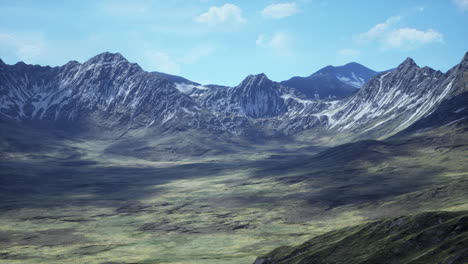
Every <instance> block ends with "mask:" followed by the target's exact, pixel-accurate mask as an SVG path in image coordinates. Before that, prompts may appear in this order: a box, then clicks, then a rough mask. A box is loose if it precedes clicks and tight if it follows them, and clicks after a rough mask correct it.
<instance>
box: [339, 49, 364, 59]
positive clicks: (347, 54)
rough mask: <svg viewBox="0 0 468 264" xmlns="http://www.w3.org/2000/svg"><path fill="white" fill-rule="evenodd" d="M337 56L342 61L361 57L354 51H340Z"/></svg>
mask: <svg viewBox="0 0 468 264" xmlns="http://www.w3.org/2000/svg"><path fill="white" fill-rule="evenodd" d="M338 56H339V57H340V58H341V59H343V60H355V59H357V58H359V57H360V56H361V52H360V51H359V50H356V49H340V50H339V51H338Z"/></svg>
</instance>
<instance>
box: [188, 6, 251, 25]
mask: <svg viewBox="0 0 468 264" xmlns="http://www.w3.org/2000/svg"><path fill="white" fill-rule="evenodd" d="M195 20H196V21H197V22H198V23H204V24H208V25H227V24H228V25H239V24H244V23H245V22H246V21H247V20H246V19H245V18H244V16H243V14H242V9H241V8H240V7H238V6H236V5H234V4H224V5H223V6H220V7H217V6H212V7H210V8H209V9H208V11H206V12H205V13H203V14H201V15H199V16H198V17H196V19H195Z"/></svg>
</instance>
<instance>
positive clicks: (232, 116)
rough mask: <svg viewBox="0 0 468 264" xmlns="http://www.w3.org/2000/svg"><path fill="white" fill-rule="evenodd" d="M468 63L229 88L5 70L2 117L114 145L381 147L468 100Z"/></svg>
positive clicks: (100, 70) (116, 67)
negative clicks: (214, 142)
mask: <svg viewBox="0 0 468 264" xmlns="http://www.w3.org/2000/svg"><path fill="white" fill-rule="evenodd" d="M467 64H468V55H465V56H464V58H463V59H462V61H461V63H460V64H458V65H456V66H454V67H453V68H452V69H450V70H449V71H448V72H446V73H442V72H440V71H437V70H433V69H431V68H429V67H423V68H421V67H419V66H418V65H417V64H416V63H415V62H414V61H413V60H412V59H411V58H408V59H406V60H405V61H404V62H402V63H401V64H400V65H399V66H398V67H397V68H395V69H394V70H392V71H386V72H381V73H377V72H375V71H372V70H370V69H368V68H366V67H364V66H362V65H360V64H357V63H349V64H346V65H344V66H340V67H332V66H327V67H325V68H323V69H321V70H320V71H318V72H316V73H314V74H312V75H311V76H309V77H306V78H301V77H293V78H292V79H290V80H288V81H284V82H280V83H277V82H274V81H271V80H270V79H268V77H267V76H266V75H265V74H258V75H249V76H247V77H246V78H245V79H244V80H243V81H242V82H241V83H240V84H239V85H237V86H235V87H225V86H218V85H201V84H199V83H196V82H192V81H189V80H187V79H185V78H183V77H179V76H174V75H168V74H164V73H159V72H146V71H144V70H143V69H142V68H141V67H140V66H138V65H137V64H135V63H130V62H129V61H127V60H126V59H125V58H124V57H123V56H122V55H121V54H119V53H109V52H106V53H102V54H99V55H97V56H95V57H93V58H91V59H89V60H88V61H86V62H84V63H79V62H76V61H71V62H69V63H67V64H65V65H63V66H60V67H49V66H38V65H28V64H25V63H23V62H19V63H17V64H15V65H7V64H5V63H3V61H0V113H1V118H2V119H5V120H16V121H20V122H25V123H29V124H33V125H41V126H54V127H59V128H63V129H72V130H74V131H75V132H76V131H82V132H89V131H100V130H112V131H113V133H112V135H113V136H116V135H117V134H118V133H121V134H122V133H126V132H128V131H130V130H134V129H150V130H153V131H158V133H162V134H164V133H168V132H169V133H171V132H173V131H189V130H196V131H207V132H208V133H217V134H227V135H235V136H238V137H244V138H249V137H250V138H259V137H260V138H271V137H274V138H278V137H284V136H298V135H302V136H307V137H313V136H314V135H317V134H318V131H320V135H321V136H323V135H324V134H327V135H345V134H352V137H351V138H360V137H367V138H381V137H388V136H391V135H394V134H397V133H399V132H400V131H402V130H404V129H406V128H407V127H409V126H410V125H412V124H413V123H415V122H417V121H418V120H420V119H422V118H424V117H426V116H427V115H429V114H430V113H432V112H434V111H436V110H437V108H438V107H439V105H440V104H441V103H442V102H443V101H444V100H448V99H451V98H452V97H455V96H457V95H459V94H461V93H463V92H465V91H466V90H467V89H468V88H467V87H466V83H465V82H466V70H467ZM359 87H361V88H359ZM463 107H464V105H463V103H462V105H461V106H460V109H461V108H463ZM116 131H118V133H117V132H116ZM98 134H101V135H103V134H102V133H98ZM104 134H105V133H104Z"/></svg>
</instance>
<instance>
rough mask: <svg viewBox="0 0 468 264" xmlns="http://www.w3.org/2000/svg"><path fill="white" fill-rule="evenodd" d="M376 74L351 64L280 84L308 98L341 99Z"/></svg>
mask: <svg viewBox="0 0 468 264" xmlns="http://www.w3.org/2000/svg"><path fill="white" fill-rule="evenodd" d="M376 74H377V72H375V71H373V70H371V69H369V68H366V67H364V66H362V65H361V64H358V63H355V62H352V63H348V64H346V65H343V66H338V67H334V66H327V67H325V68H323V69H321V70H319V71H317V72H316V73H314V74H312V75H310V76H308V77H293V78H291V79H289V80H286V81H282V82H280V83H281V84H282V85H284V86H289V87H292V88H295V89H297V90H298V91H299V92H301V93H303V94H305V95H306V96H307V97H308V98H314V99H341V98H345V97H348V96H350V95H352V94H353V93H355V92H356V91H357V89H359V88H361V87H362V86H363V85H364V83H365V82H367V81H368V80H369V79H370V78H372V77H373V76H375V75H376Z"/></svg>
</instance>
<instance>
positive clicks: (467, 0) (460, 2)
mask: <svg viewBox="0 0 468 264" xmlns="http://www.w3.org/2000/svg"><path fill="white" fill-rule="evenodd" d="M453 2H454V3H455V5H457V7H458V8H460V9H461V10H464V11H467V10H468V0H453Z"/></svg>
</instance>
